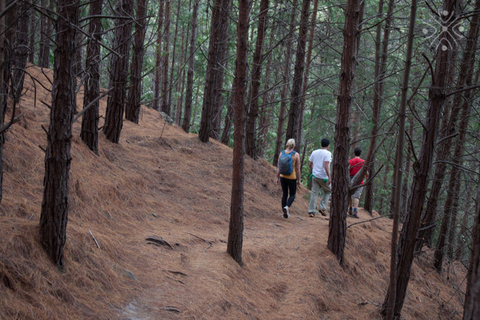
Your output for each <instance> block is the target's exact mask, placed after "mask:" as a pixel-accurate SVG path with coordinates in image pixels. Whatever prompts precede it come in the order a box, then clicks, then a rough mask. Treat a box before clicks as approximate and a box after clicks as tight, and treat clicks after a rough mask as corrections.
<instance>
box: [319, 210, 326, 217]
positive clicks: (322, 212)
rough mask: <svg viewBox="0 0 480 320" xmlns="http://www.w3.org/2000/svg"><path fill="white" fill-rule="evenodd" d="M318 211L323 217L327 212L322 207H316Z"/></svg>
mask: <svg viewBox="0 0 480 320" xmlns="http://www.w3.org/2000/svg"><path fill="white" fill-rule="evenodd" d="M318 212H320V214H321V215H322V216H324V217H326V216H327V213H326V212H325V210H322V209H318Z"/></svg>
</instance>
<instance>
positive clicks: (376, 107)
mask: <svg viewBox="0 0 480 320" xmlns="http://www.w3.org/2000/svg"><path fill="white" fill-rule="evenodd" d="M394 6H395V2H394V1H393V0H390V1H389V2H388V10H387V17H386V19H385V28H384V32H383V42H382V46H381V48H380V39H381V25H378V26H377V39H376V43H377V48H376V51H378V53H377V54H376V58H375V61H376V66H375V71H376V72H375V80H376V81H375V86H374V88H375V89H374V96H373V116H372V123H373V127H372V131H371V137H372V138H371V139H370V146H369V149H368V155H367V159H366V161H365V162H366V164H367V166H366V169H368V170H369V171H370V173H371V174H373V172H374V170H375V154H374V151H375V149H376V146H377V135H378V129H379V124H378V122H379V119H380V110H381V108H382V99H383V89H384V86H385V82H384V80H385V73H386V70H387V58H388V44H389V42H390V29H391V25H392V20H393V9H394ZM382 8H383V0H382V1H380V2H379V10H378V14H379V16H381V15H382V11H383V10H382ZM365 191H366V192H365V204H364V208H365V210H367V211H368V212H369V213H370V215H372V214H373V202H374V200H373V199H374V197H373V183H370V184H368V185H367V186H366V190H365Z"/></svg>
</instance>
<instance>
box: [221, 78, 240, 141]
mask: <svg viewBox="0 0 480 320" xmlns="http://www.w3.org/2000/svg"><path fill="white" fill-rule="evenodd" d="M235 88H236V84H235V79H233V82H232V90H231V91H232V92H231V93H230V99H229V100H228V106H227V114H226V115H225V123H224V125H223V132H222V138H221V140H220V141H221V142H222V143H223V144H224V145H226V146H228V145H229V143H230V135H231V131H232V124H233V118H234V104H235Z"/></svg>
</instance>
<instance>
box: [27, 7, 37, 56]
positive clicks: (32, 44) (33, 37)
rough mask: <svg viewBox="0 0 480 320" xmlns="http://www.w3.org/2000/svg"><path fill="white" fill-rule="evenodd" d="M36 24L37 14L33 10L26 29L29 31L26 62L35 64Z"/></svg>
mask: <svg viewBox="0 0 480 320" xmlns="http://www.w3.org/2000/svg"><path fill="white" fill-rule="evenodd" d="M36 23H37V12H36V11H35V10H31V14H30V22H29V27H28V29H29V30H30V33H29V40H28V62H30V63H32V64H33V63H35V61H34V60H35V43H36V41H37V39H38V38H37V34H36V30H35V29H36V26H35V24H36Z"/></svg>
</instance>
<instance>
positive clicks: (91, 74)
mask: <svg viewBox="0 0 480 320" xmlns="http://www.w3.org/2000/svg"><path fill="white" fill-rule="evenodd" d="M102 5H103V0H96V1H93V2H91V3H90V11H89V15H90V16H95V17H96V18H93V19H92V20H90V25H89V28H88V34H89V36H90V38H89V40H88V44H87V57H86V60H85V72H86V81H85V94H84V97H83V108H87V107H88V106H89V105H90V104H91V103H92V104H93V105H92V106H90V107H89V108H88V110H86V111H85V113H84V114H83V118H82V129H81V132H80V137H81V138H82V141H83V142H85V144H86V145H87V146H88V148H89V149H90V150H92V151H93V152H94V153H95V154H98V121H99V107H98V106H99V102H98V100H97V101H95V100H96V99H97V98H98V96H99V95H100V72H99V70H100V60H101V56H100V41H102V30H103V29H102V20H101V18H99V17H97V16H100V15H101V14H102Z"/></svg>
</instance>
